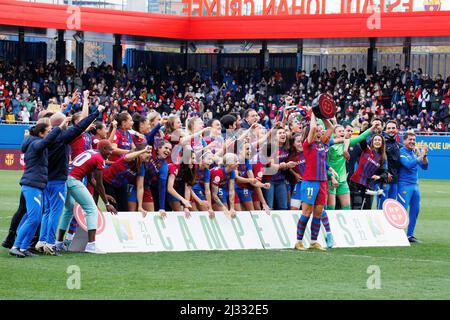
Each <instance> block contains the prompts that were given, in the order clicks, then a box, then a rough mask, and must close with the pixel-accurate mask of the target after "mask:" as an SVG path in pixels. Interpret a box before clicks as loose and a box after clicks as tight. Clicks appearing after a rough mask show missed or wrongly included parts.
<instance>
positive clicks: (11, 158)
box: [5, 153, 14, 167]
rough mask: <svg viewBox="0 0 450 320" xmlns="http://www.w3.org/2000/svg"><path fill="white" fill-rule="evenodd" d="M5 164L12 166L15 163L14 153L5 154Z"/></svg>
mask: <svg viewBox="0 0 450 320" xmlns="http://www.w3.org/2000/svg"><path fill="white" fill-rule="evenodd" d="M5 164H6V165H7V166H8V167H10V166H12V165H13V164H14V154H12V153H8V154H7V155H6V156H5Z"/></svg>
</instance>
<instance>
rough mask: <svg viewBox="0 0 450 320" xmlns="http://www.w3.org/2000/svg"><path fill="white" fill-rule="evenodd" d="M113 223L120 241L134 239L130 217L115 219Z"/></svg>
mask: <svg viewBox="0 0 450 320" xmlns="http://www.w3.org/2000/svg"><path fill="white" fill-rule="evenodd" d="M113 224H114V229H115V230H116V234H117V237H118V238H119V241H120V242H122V243H124V242H128V241H133V239H134V237H133V231H132V230H131V224H130V221H129V220H128V219H113Z"/></svg>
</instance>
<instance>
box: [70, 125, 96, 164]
mask: <svg viewBox="0 0 450 320" xmlns="http://www.w3.org/2000/svg"><path fill="white" fill-rule="evenodd" d="M69 145H70V157H71V158H72V160H73V159H75V158H76V157H78V156H79V155H80V154H82V153H83V152H85V151H87V150H90V149H92V138H91V135H90V134H89V133H87V132H85V133H83V134H81V135H79V136H78V137H77V138H76V139H75V140H73V141H72V142H71V143H70V144H69Z"/></svg>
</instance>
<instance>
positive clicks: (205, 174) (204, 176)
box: [192, 164, 211, 201]
mask: <svg viewBox="0 0 450 320" xmlns="http://www.w3.org/2000/svg"><path fill="white" fill-rule="evenodd" d="M210 181H211V171H210V170H209V168H206V169H203V170H202V169H200V166H199V165H198V164H196V165H195V184H194V186H193V187H192V190H193V191H194V192H195V194H196V195H197V197H199V198H200V200H203V201H205V200H206V196H205V183H210Z"/></svg>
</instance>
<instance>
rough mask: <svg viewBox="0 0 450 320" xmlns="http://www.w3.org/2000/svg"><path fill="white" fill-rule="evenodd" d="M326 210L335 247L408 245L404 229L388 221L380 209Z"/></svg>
mask: <svg viewBox="0 0 450 320" xmlns="http://www.w3.org/2000/svg"><path fill="white" fill-rule="evenodd" d="M327 212H328V219H329V220H330V226H331V232H333V237H334V242H335V244H336V247H337V248H352V247H402V246H408V247H409V246H410V244H409V241H408V238H407V236H406V233H405V230H403V229H398V228H396V227H394V226H393V225H392V224H391V223H389V221H388V220H387V219H386V216H385V215H384V214H383V211H382V210H377V211H371V210H361V211H355V210H352V211H327Z"/></svg>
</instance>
